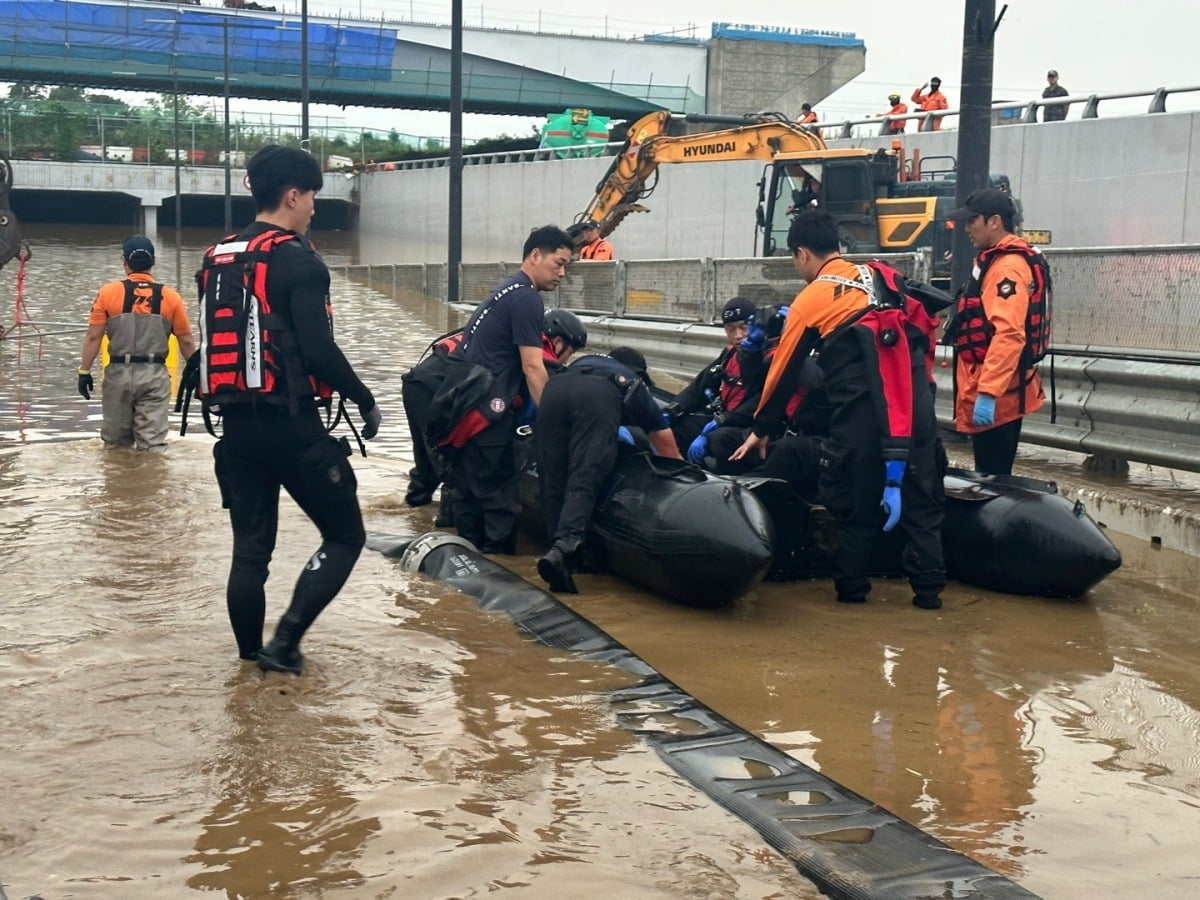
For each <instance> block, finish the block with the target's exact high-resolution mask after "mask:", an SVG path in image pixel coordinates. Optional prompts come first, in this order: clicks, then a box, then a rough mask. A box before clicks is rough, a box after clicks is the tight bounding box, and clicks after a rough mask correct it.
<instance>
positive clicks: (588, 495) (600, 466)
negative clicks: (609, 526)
mask: <svg viewBox="0 0 1200 900" xmlns="http://www.w3.org/2000/svg"><path fill="white" fill-rule="evenodd" d="M560 379H561V380H560ZM556 382H557V383H556ZM548 423H553V424H552V425H550V428H551V429H552V431H553V433H554V438H553V445H551V444H550V442H549V441H547V444H546V447H547V450H546V452H545V453H544V454H543V453H539V468H538V472H539V478H540V477H541V467H540V459H541V458H542V456H543V455H545V456H547V457H549V456H550V455H551V453H557V454H558V455H559V459H558V460H556V461H554V462H553V463H552V465H553V476H552V477H553V480H554V481H555V484H553V485H551V486H550V490H549V496H551V497H557V496H561V507H560V509H559V512H558V515H557V516H556V517H555V519H554V520H553V521H552V523H551V524H552V525H553V530H552V531H551V533H550V539H551V541H552V543H553V544H555V545H557V546H558V547H559V548H560V549H561V550H562V551H563V552H564V553H565V554H572V553H574V552H575V551H576V550H577V549H578V548H579V547H580V546H581V545H582V544H583V540H584V536H585V535H586V534H587V529H588V525H589V524H590V523H591V521H592V513H593V512H594V511H595V508H596V497H597V495H598V494H599V493H600V488H601V487H602V486H603V485H604V480H605V479H606V478H608V476H609V475H610V474H612V470H613V467H614V466H615V465H616V462H617V428H618V426H619V425H620V424H621V397H620V393H619V392H618V391H617V387H616V385H614V384H613V383H612V381H611V379H609V378H608V377H607V376H604V375H573V376H572V375H567V376H559V378H556V379H555V380H552V381H551V382H550V384H547V386H546V393H544V394H543V395H542V408H541V409H540V410H539V411H538V428H539V430H540V429H541V428H542V427H543V426H544V425H545V424H548ZM564 439H565V440H564ZM541 447H542V444H540V443H539V449H540V448H541ZM564 449H565V450H566V453H565V457H566V458H565V460H563V459H562V457H563V455H564V454H563V452H562V451H563V450H564ZM564 463H565V465H564ZM560 485H561V487H560ZM552 502H553V501H552ZM548 515H549V513H548Z"/></svg>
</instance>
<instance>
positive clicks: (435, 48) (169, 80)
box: [0, 0, 866, 118]
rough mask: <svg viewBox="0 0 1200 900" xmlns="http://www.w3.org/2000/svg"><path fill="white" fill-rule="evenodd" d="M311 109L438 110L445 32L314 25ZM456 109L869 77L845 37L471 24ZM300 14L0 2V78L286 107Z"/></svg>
mask: <svg viewBox="0 0 1200 900" xmlns="http://www.w3.org/2000/svg"><path fill="white" fill-rule="evenodd" d="M307 38H308V40H307V45H308V74H309V89H310V99H311V101H312V102H313V103H329V104H336V105H339V106H375V107H384V108H393V109H448V108H449V85H450V50H449V47H450V29H449V28H448V27H447V26H444V25H421V24H414V23H404V22H384V21H374V22H368V21H354V20H351V19H330V18H324V17H318V16H310V17H309V23H308V30H307ZM463 50H464V60H463V81H464V85H463V90H464V97H463V107H464V110H465V111H466V112H474V113H511V114H513V115H535V116H539V115H545V114H547V113H551V112H558V111H560V110H562V109H564V108H566V107H588V108H590V109H592V110H593V111H594V112H597V113H600V114H603V115H610V116H613V117H617V118H633V117H637V116H639V115H641V114H643V113H646V112H649V111H651V110H655V109H670V110H672V111H673V112H708V113H719V114H729V115H741V114H744V113H749V112H756V111H759V110H763V109H771V110H781V111H784V112H787V113H789V114H793V115H794V114H795V113H796V112H797V111H798V110H799V106H800V103H801V102H803V101H804V100H809V101H811V102H814V103H815V102H818V101H820V100H821V99H823V98H824V97H826V96H828V95H829V94H831V93H833V92H834V91H835V90H837V89H838V88H840V87H841V86H842V85H844V84H845V83H846V82H848V81H849V80H850V79H852V78H854V77H855V76H857V75H859V74H860V73H861V72H862V71H863V69H864V67H865V59H866V48H865V46H864V45H863V42H862V41H861V40H859V39H858V38H856V37H855V36H854V35H853V34H850V33H844V32H817V31H812V30H806V29H800V28H762V27H759V26H743V25H735V24H730V23H716V24H714V25H713V27H712V36H711V37H710V38H708V39H704V40H692V39H687V40H680V39H677V38H672V37H669V36H663V35H653V34H646V35H641V36H640V37H638V38H636V39H634V40H625V39H620V40H618V39H611V38H604V37H586V36H578V35H562V34H545V33H529V32H522V31H516V30H507V29H483V28H466V29H464V34H463ZM300 70H301V21H300V18H299V17H298V16H295V15H288V14H281V13H270V12H257V11H249V10H244V9H239V10H227V9H213V8H207V7H198V6H180V5H177V4H171V3H150V2H137V3H131V2H128V0H0V80H8V81H33V82H39V83H49V84H80V85H85V86H87V87H88V88H91V89H130V90H140V91H153V92H169V91H172V90H176V89H178V90H179V91H182V92H184V93H188V94H196V95H208V96H213V95H219V94H221V93H223V91H224V89H225V85H226V84H228V88H229V92H230V94H231V95H232V96H235V97H247V98H255V99H268V100H289V101H292V102H296V101H298V100H299V95H300Z"/></svg>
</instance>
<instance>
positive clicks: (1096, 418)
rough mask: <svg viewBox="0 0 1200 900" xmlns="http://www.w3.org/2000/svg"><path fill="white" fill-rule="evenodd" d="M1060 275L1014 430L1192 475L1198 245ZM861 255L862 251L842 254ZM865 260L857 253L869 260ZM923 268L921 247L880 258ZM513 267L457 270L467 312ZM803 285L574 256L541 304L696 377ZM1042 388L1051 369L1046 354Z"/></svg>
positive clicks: (430, 276)
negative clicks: (1035, 393)
mask: <svg viewBox="0 0 1200 900" xmlns="http://www.w3.org/2000/svg"><path fill="white" fill-rule="evenodd" d="M1045 252H1046V255H1047V257H1048V258H1049V260H1050V264H1051V268H1052V271H1053V273H1054V290H1055V292H1054V300H1053V306H1052V315H1053V320H1054V342H1055V343H1054V351H1053V354H1052V359H1053V367H1054V379H1053V387H1054V395H1055V406H1056V412H1057V417H1056V421H1054V422H1051V421H1050V405H1049V404H1047V406H1046V407H1045V408H1044V409H1043V410H1041V411H1039V412H1038V413H1035V414H1033V415H1031V416H1029V417H1027V418H1026V421H1025V426H1024V428H1023V431H1022V439H1023V440H1025V441H1026V442H1028V443H1033V444H1038V445H1041V446H1046V447H1055V448H1058V449H1063V450H1072V451H1077V452H1082V453H1086V454H1090V455H1095V456H1100V457H1103V458H1106V459H1111V460H1126V461H1133V462H1142V463H1147V464H1150V465H1162V466H1168V467H1171V468H1177V469H1183V470H1186V471H1192V472H1200V354H1197V352H1196V348H1197V347H1200V246H1195V245H1186V246H1182V245H1180V246H1161V247H1137V248H1134V247H1109V248H1102V249H1068V248H1058V249H1053V250H1051V249H1047V250H1046V251H1045ZM849 258H850V259H856V258H857V257H849ZM864 258H865V257H864ZM888 259H889V261H890V262H892V264H894V265H896V266H897V267H898V268H900V269H901V270H903V271H905V272H906V273H908V274H910V275H911V276H913V277H915V278H918V279H923V278H926V277H927V273H928V270H929V269H928V267H929V262H930V261H929V257H928V255H927V253H921V254H906V255H900V256H892V257H888ZM517 268H518V264H517V263H515V262H497V263H469V264H464V265H463V266H462V271H461V276H460V279H459V284H460V286H461V289H462V304H461V308H462V309H463V310H464V311H467V310H470V309H472V308H473V307H474V306H475V305H476V304H477V303H479V302H480V301H482V300H483V299H484V298H485V297H486V296H487V294H488V292H489V291H490V290H491V289H492V287H493V286H494V285H495V284H496V282H498V281H499V280H501V279H502V278H504V277H506V276H507V275H509V274H511V273H512V272H514V271H515V270H516V269H517ZM346 274H347V276H348V277H349V278H351V279H352V280H355V281H359V282H365V283H369V284H370V285H371V286H373V287H374V288H375V289H377V290H380V291H382V292H384V293H389V294H391V295H392V296H395V297H404V296H405V295H408V296H411V297H414V298H418V297H419V298H422V299H426V298H430V297H435V298H437V297H444V296H445V285H446V281H447V279H446V266H445V264H431V265H394V266H392V265H388V266H351V267H348V269H347V270H346ZM801 287H803V282H802V281H801V280H800V278H799V277H798V276H797V275H796V273H795V270H794V268H793V267H792V261H791V259H790V258H788V257H775V258H765V259H673V260H624V261H617V262H577V263H574V264H572V266H571V269H570V272H569V273H568V275H567V278H566V279H565V280H564V282H563V283H562V284H561V285H560V286H559V288H558V289H557V290H556V291H555V292H553V293H552V294H547V295H546V296H547V303H548V305H551V306H562V307H566V308H569V309H573V310H575V311H577V312H579V313H581V314H583V315H585V316H586V322H587V324H588V331H589V335H590V338H591V340H590V343H591V344H593V345H595V346H600V347H611V346H617V345H620V344H624V345H629V346H633V347H636V348H637V349H639V350H641V351H642V353H644V354H645V356H646V358H647V360H649V361H650V363H651V365H652V366H654V367H655V368H658V369H660V370H663V371H666V372H670V373H672V374H674V375H677V376H680V377H691V376H692V375H694V374H695V373H696V372H698V371H699V370H700V369H701V368H702V367H703V366H704V365H706V364H707V363H708V362H710V361H711V360H712V358H713V357H714V356H716V354H717V352H718V351H719V350H720V348H721V347H722V346H723V344H724V332H723V331H722V329H721V328H720V326H719V322H718V318H717V316H718V311H719V309H720V307H721V306H722V305H723V304H724V302H725V300H727V299H728V298H730V297H733V296H739V295H740V296H746V297H748V298H751V299H753V300H754V301H755V302H756V303H758V304H769V303H776V302H784V303H786V302H789V301H790V300H791V299H792V298H793V297H794V296H795V294H796V293H797V292H798V291H799V290H800V288H801ZM939 353H940V356H941V360H942V362H944V363H946V365H945V366H941V367H939V368H938V370H937V373H936V374H937V378H938V382H939V388H940V389H939V391H938V396H939V401H938V416H939V420H940V421H941V422H942V423H943V424H944V425H946V426H950V425H951V424H952V419H953V414H952V410H951V405H950V402H951V401H950V397H951V393H952V387H951V383H950V379H951V372H952V370H951V368H950V367H949V361H950V357H949V354H948V352H947V351H946V350H945V349H944V348H942V349H941V350H940V351H939ZM1042 373H1043V381H1044V382H1045V385H1046V390H1047V392H1048V393H1049V392H1050V390H1051V380H1050V377H1049V374H1050V366H1049V364H1048V363H1043V364H1042Z"/></svg>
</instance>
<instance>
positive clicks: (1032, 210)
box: [359, 112, 1200, 263]
mask: <svg viewBox="0 0 1200 900" xmlns="http://www.w3.org/2000/svg"><path fill="white" fill-rule="evenodd" d="M910 127H911V126H910ZM1198 134H1200V112H1186V113H1161V114H1155V115H1136V116H1122V117H1113V118H1108V119H1088V120H1074V121H1066V122H1054V123H1048V124H1047V123H1038V124H1029V125H1005V126H1000V127H996V128H993V129H992V171H993V172H1004V173H1006V174H1008V175H1009V177H1010V178H1011V179H1012V182H1013V189H1014V191H1015V192H1016V194H1017V196H1019V197H1020V198H1021V200H1022V202H1023V204H1024V207H1025V220H1026V224H1027V225H1029V226H1030V227H1036V228H1049V229H1051V230H1052V232H1053V237H1054V246H1056V247H1102V246H1114V245H1146V244H1159V245H1161V244H1185V243H1186V244H1194V243H1200V216H1198V215H1196V214H1195V213H1194V210H1196V209H1200V178H1196V177H1194V176H1193V175H1192V173H1193V172H1197V171H1200V146H1198V145H1197V137H1198ZM957 141H958V132H957V131H943V132H938V133H917V134H909V135H907V136H906V137H905V141H904V144H905V152H906V154H908V155H911V154H912V152H913V151H914V150H919V151H920V154H921V156H922V157H923V158H927V157H930V156H939V155H950V156H954V155H955V153H956V150H957ZM889 143H890V141H889V140H888V139H885V138H865V139H860V140H854V141H832V142H831V146H868V147H874V146H885V145H887V144H889ZM610 163H611V158H599V159H578V160H548V161H542V162H530V163H506V164H498V165H489V166H468V167H466V168H465V170H464V176H463V178H464V216H463V259H464V261H466V262H482V261H487V260H497V259H511V258H513V256H514V254H515V253H516V252H517V251H519V249H520V245H521V243H522V241H523V239H524V236H525V235H526V234H527V233H528V231H529V229H530V228H532V227H534V226H536V225H541V224H545V223H547V222H557V223H560V224H563V225H565V224H569V223H570V222H571V221H573V220H574V218H575V216H576V215H578V214H579V213H580V212H581V211H582V210H583V209H584V208H585V207H586V206H587V204H588V202H589V201H590V200H591V198H592V196H593V194H594V192H595V188H596V185H597V183H598V182H599V180H600V179H601V177H602V176H603V175H604V173H605V171H606V170H607V168H608V165H609V164H610ZM762 172H763V164H762V163H760V162H737V163H703V164H696V165H667V166H663V167H662V168H661V169H660V170H659V174H660V178H659V182H658V187H657V189H656V190H655V192H654V194H653V195H651V196H650V197H648V198H647V199H646V200H645V201H643V204H644V205H645V206H647V207H648V208H649V209H650V210H651V211H650V212H649V213H638V214H633V215H630V216H629V217H628V218H627V219H626V220H625V221H624V222H623V223H622V224H621V226H620V227H619V228H618V229H617V230H616V231H615V232H614V233H613V235H612V238H611V239H612V241H613V245H614V247H615V250H616V254H617V256H618V257H619V258H621V259H664V258H675V257H704V256H709V257H737V256H750V255H754V253H755V247H754V210H755V207H756V206H757V202H758V189H757V187H756V183H757V181H758V180H759V178H761V176H762ZM448 177H449V172H448V170H447V169H444V168H442V169H425V170H415V171H397V172H378V173H372V174H369V175H364V176H362V179H361V192H360V193H361V197H362V213H361V217H360V220H359V223H360V224H359V227H360V231H361V233H362V244H361V246H362V253H363V259H364V261H365V262H370V263H427V262H444V261H445V260H446V221H447V209H448V194H449V182H448ZM1189 209H1190V210H1193V213H1192V214H1191V215H1190V216H1189V214H1188V210H1189Z"/></svg>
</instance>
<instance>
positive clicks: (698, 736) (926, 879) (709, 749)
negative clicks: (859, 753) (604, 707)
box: [367, 532, 1037, 900]
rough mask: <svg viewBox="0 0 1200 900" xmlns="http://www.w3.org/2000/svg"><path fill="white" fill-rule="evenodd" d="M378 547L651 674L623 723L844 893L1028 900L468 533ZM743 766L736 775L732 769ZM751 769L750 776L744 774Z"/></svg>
mask: <svg viewBox="0 0 1200 900" xmlns="http://www.w3.org/2000/svg"><path fill="white" fill-rule="evenodd" d="M367 546H368V547H370V548H371V549H373V550H377V551H379V552H380V553H383V554H384V555H385V556H390V557H393V558H399V559H400V563H401V566H402V567H403V568H404V569H406V570H407V571H410V572H421V573H423V574H425V575H428V576H429V577H431V578H434V579H436V580H438V581H443V582H445V583H446V584H449V585H451V586H453V587H454V588H456V589H457V590H459V591H461V592H462V593H464V594H467V595H469V596H472V597H475V598H476V600H477V601H478V604H479V607H480V608H481V609H485V610H491V611H496V612H504V613H507V614H508V616H509V617H510V618H511V619H512V621H513V623H514V624H515V625H516V627H517V629H518V630H519V631H520V632H521V633H522V634H524V635H526V636H528V637H529V638H531V639H532V640H535V641H538V642H539V643H542V644H545V645H547V646H550V647H557V648H560V649H564V650H569V651H572V652H574V653H575V654H577V655H578V656H580V657H583V658H585V659H593V660H597V661H600V662H604V663H607V664H609V665H612V666H615V667H616V668H618V669H621V670H622V671H625V672H628V673H630V674H632V675H634V676H636V677H637V678H639V679H640V681H639V683H638V684H637V685H635V686H633V687H629V688H622V689H618V690H615V691H611V692H609V693H608V698H609V701H610V703H611V704H612V709H613V712H614V714H615V716H616V719H617V721H618V723H619V724H620V725H621V726H622V727H624V728H626V729H628V730H629V731H631V732H633V733H635V734H637V735H638V737H639V738H641V739H642V740H643V741H645V742H646V743H647V744H649V745H650V746H652V747H653V748H654V749H655V751H656V752H657V753H658V755H659V756H660V757H661V758H662V759H663V761H664V762H666V763H667V765H669V766H670V767H671V768H672V769H674V770H675V771H676V772H678V773H679V774H680V775H681V776H683V777H684V778H685V779H687V780H688V781H689V782H690V783H691V784H693V785H694V786H695V787H697V788H699V789H700V790H702V791H703V792H704V793H705V794H707V795H708V796H709V797H710V798H712V799H713V800H715V801H716V802H717V803H719V804H721V806H723V807H725V808H726V809H727V810H729V811H730V812H731V813H733V814H734V815H736V816H737V817H738V818H740V819H742V820H743V821H745V822H746V823H747V824H749V825H750V826H751V827H752V828H754V829H755V830H756V831H757V832H758V833H759V834H760V835H762V837H763V839H764V840H765V841H766V842H767V843H768V844H770V845H771V846H772V847H774V848H775V849H776V850H778V851H779V852H780V853H781V854H782V855H783V856H784V857H785V858H786V859H788V860H789V861H790V862H791V863H792V864H793V865H794V866H795V867H796V869H797V871H799V872H800V874H801V875H803V876H805V877H806V878H808V879H810V880H811V881H813V882H814V883H815V884H816V885H817V887H818V888H819V889H820V890H821V891H822V892H824V893H825V894H826V895H828V896H830V897H835V898H871V900H878V898H897V900H902V898H912V900H917V898H939V897H954V898H994V900H1008V898H1029V897H1036V896H1037V895H1035V894H1033V893H1030V892H1029V891H1027V890H1025V889H1024V888H1022V887H1021V886H1020V885H1018V884H1016V883H1015V882H1013V881H1011V880H1009V879H1007V878H1005V877H1003V876H1001V875H998V874H997V873H995V872H993V871H991V870H990V869H988V868H987V867H985V866H983V865H982V864H980V863H978V862H976V861H975V860H973V859H971V858H970V857H968V856H966V855H965V854H963V853H960V852H958V851H957V850H954V849H952V848H951V847H949V846H947V845H946V844H944V843H942V842H941V841H939V840H937V839H936V838H934V837H933V836H932V835H929V834H927V833H926V832H924V831H921V830H920V829H919V828H917V827H915V826H913V825H910V824H909V823H907V822H905V821H903V820H902V819H900V818H898V817H897V816H895V815H894V814H892V813H890V812H888V811H887V810H886V809H883V808H882V807H880V806H878V805H876V804H874V803H872V802H871V801H870V800H868V799H866V798H865V797H862V796H859V795H858V794H856V793H854V792H853V791H851V790H849V789H847V788H845V787H842V786H841V785H840V784H838V783H837V782H835V781H833V780H832V779H830V778H828V777H826V776H825V775H822V774H821V773H820V772H818V771H816V770H815V769H813V768H811V767H809V766H806V765H804V764H803V763H801V762H799V761H797V760H795V759H793V758H792V757H790V756H788V755H787V754H786V753H784V752H783V751H781V750H779V749H778V748H776V747H774V746H772V745H771V744H768V743H766V742H765V741H762V740H760V739H759V738H757V737H755V736H754V735H752V734H750V733H749V732H748V731H746V730H744V729H742V728H740V727H739V726H738V725H736V724H734V723H733V722H731V721H730V720H728V719H726V718H725V717H724V716H722V715H720V714H719V713H717V712H716V711H714V710H712V709H709V708H708V707H707V706H705V705H704V704H702V703H700V702H699V701H698V700H696V699H695V698H694V697H692V696H690V695H689V694H688V693H687V692H686V691H684V690H683V689H682V688H680V687H679V686H677V685H675V684H673V683H672V682H671V681H669V680H667V679H666V678H664V677H663V676H662V675H661V674H659V673H658V672H657V671H656V670H655V669H654V668H653V667H651V666H650V665H648V664H647V663H646V662H645V661H644V660H642V659H641V658H639V657H638V656H637V655H636V654H634V653H633V652H632V651H630V650H629V649H628V648H627V647H625V646H624V645H623V644H621V643H620V642H618V641H617V640H615V639H614V638H613V637H612V636H611V635H609V634H608V633H606V632H605V631H603V630H602V629H600V628H598V627H596V626H595V625H594V624H592V623H591V622H589V621H588V620H587V619H585V618H583V617H582V616H580V615H579V614H578V613H576V612H574V611H573V610H571V609H570V608H569V607H567V606H566V605H564V604H563V603H561V602H560V601H559V600H558V599H556V598H555V597H554V596H553V595H551V594H548V593H547V592H545V591H543V590H541V589H539V588H537V587H534V586H533V585H532V584H530V583H529V582H527V581H525V580H524V579H523V578H521V577H520V576H518V575H517V574H515V573H514V572H510V571H509V570H508V569H506V568H504V567H503V566H501V565H499V564H498V563H495V562H493V561H492V560H490V559H488V558H487V557H484V556H482V555H481V554H480V553H479V552H478V551H477V550H476V549H475V548H474V547H473V546H471V544H470V543H469V542H467V541H465V540H463V539H462V538H458V537H455V536H452V535H448V534H441V533H438V532H431V533H429V534H425V535H422V536H421V537H419V538H415V539H414V538H409V537H396V536H392V535H381V534H370V535H368V538H367ZM731 772H736V773H737V774H736V775H731V774H730V773H731ZM742 773H744V774H742Z"/></svg>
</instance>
